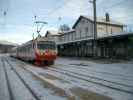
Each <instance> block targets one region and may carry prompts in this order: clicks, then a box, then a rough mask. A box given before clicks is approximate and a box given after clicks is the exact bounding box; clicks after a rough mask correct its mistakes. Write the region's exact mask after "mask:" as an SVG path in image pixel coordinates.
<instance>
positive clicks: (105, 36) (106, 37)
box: [97, 32, 133, 39]
mask: <svg viewBox="0 0 133 100" xmlns="http://www.w3.org/2000/svg"><path fill="white" fill-rule="evenodd" d="M124 36H133V32H120V33H113V34H110V35H104V36H102V37H98V38H97V39H108V38H115V37H116V38H118V37H124Z"/></svg>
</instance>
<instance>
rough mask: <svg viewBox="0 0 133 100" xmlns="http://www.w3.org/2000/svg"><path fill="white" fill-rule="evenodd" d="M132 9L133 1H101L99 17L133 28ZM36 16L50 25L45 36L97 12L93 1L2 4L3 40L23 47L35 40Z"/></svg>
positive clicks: (0, 27) (32, 0) (28, 0)
mask: <svg viewBox="0 0 133 100" xmlns="http://www.w3.org/2000/svg"><path fill="white" fill-rule="evenodd" d="M132 5H133V0H97V16H98V17H104V15H105V12H109V13H110V17H111V18H112V19H113V20H116V21H119V22H121V23H123V24H126V25H128V26H129V27H132V26H133V25H132V24H133V6H132ZM4 11H6V14H5V16H4ZM35 15H36V16H37V19H38V20H43V21H46V22H48V25H46V26H45V27H44V29H43V31H42V35H44V34H45V31H46V30H47V29H54V30H56V29H57V27H59V25H60V24H64V23H65V24H69V25H70V26H72V25H73V24H74V23H75V21H76V19H77V18H78V17H79V16H80V15H88V16H92V15H93V12H92V4H91V3H89V0H0V40H8V41H11V42H15V43H19V44H21V43H24V42H26V41H27V40H29V39H32V33H33V32H35V25H34V16H35ZM59 17H61V20H60V21H59Z"/></svg>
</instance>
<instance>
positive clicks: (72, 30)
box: [61, 29, 75, 35]
mask: <svg viewBox="0 0 133 100" xmlns="http://www.w3.org/2000/svg"><path fill="white" fill-rule="evenodd" d="M71 32H75V30H74V29H71V30H69V31H66V32H64V33H62V34H61V35H64V34H69V33H71Z"/></svg>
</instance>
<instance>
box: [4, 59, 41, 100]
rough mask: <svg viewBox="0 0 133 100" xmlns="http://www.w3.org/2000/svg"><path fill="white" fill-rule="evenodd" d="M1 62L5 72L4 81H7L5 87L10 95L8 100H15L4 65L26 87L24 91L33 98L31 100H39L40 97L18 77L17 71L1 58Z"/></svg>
mask: <svg viewBox="0 0 133 100" xmlns="http://www.w3.org/2000/svg"><path fill="white" fill-rule="evenodd" d="M2 62H3V68H4V71H5V76H6V80H7V86H8V90H9V94H10V100H15V97H14V94H13V91H12V89H11V83H10V81H9V75H8V71H7V69H6V65H5V63H7V64H8V65H9V67H10V69H12V71H13V72H14V73H15V74H16V75H17V77H18V78H19V80H20V81H21V82H22V84H24V86H25V87H26V89H27V90H28V91H29V92H30V94H31V95H32V96H33V98H34V99H33V100H41V99H40V97H39V96H38V95H37V94H36V93H35V92H34V91H33V90H32V88H31V87H30V86H29V85H28V84H27V83H26V82H25V80H24V79H23V78H22V77H21V76H20V75H19V73H18V72H17V70H16V69H15V68H14V67H13V65H12V64H11V63H10V62H9V61H8V60H7V59H6V58H3V59H2Z"/></svg>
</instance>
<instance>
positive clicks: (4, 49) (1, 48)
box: [0, 41, 17, 53]
mask: <svg viewBox="0 0 133 100" xmlns="http://www.w3.org/2000/svg"><path fill="white" fill-rule="evenodd" d="M15 46H17V44H14V43H11V42H8V41H0V53H9V52H11V48H13V47H15Z"/></svg>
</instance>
